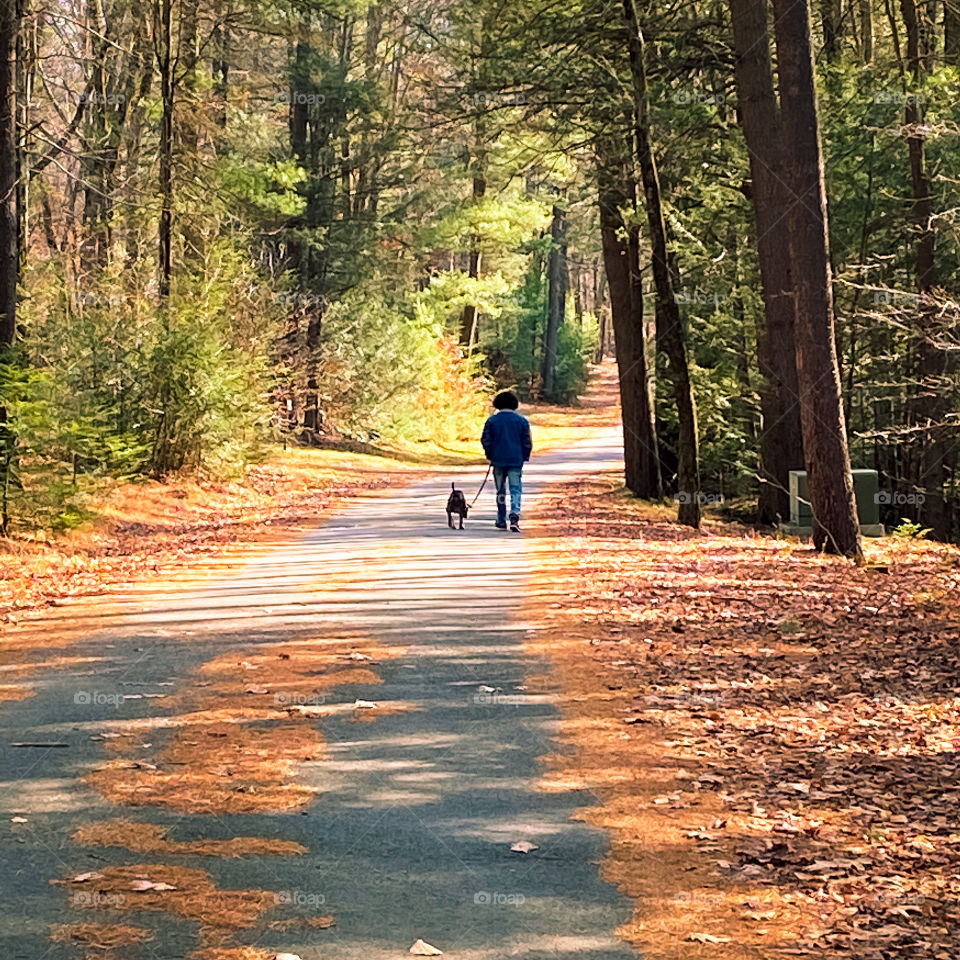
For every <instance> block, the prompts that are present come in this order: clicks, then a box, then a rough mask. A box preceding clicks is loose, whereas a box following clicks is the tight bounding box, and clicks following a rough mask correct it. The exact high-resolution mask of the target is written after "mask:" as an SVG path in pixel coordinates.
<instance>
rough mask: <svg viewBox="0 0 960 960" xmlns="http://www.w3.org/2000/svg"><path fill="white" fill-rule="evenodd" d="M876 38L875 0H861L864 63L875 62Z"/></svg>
mask: <svg viewBox="0 0 960 960" xmlns="http://www.w3.org/2000/svg"><path fill="white" fill-rule="evenodd" d="M947 2H948V3H949V2H950V0H947ZM874 38H875V31H874V26H873V0H860V59H861V60H862V61H863V62H864V63H873V45H874Z"/></svg>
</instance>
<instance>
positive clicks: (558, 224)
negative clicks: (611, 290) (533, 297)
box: [541, 204, 567, 400]
mask: <svg viewBox="0 0 960 960" xmlns="http://www.w3.org/2000/svg"><path fill="white" fill-rule="evenodd" d="M550 237H551V240H552V243H551V246H550V256H549V258H548V260H547V284H548V287H549V293H548V296H547V329H546V332H545V333H544V337H543V377H542V385H541V393H542V395H543V396H544V397H545V398H546V399H547V400H556V399H557V397H556V389H557V341H558V339H559V335H560V326H561V325H562V323H563V318H564V315H565V313H566V310H567V213H566V211H565V210H564V209H563V207H560V206H558V205H557V204H554V207H553V224H552V226H551V228H550Z"/></svg>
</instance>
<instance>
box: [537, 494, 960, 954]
mask: <svg viewBox="0 0 960 960" xmlns="http://www.w3.org/2000/svg"><path fill="white" fill-rule="evenodd" d="M553 492H554V493H555V496H553V497H551V498H548V499H546V500H545V501H544V502H543V503H542V504H541V506H540V509H539V517H538V523H537V530H536V533H537V534H538V535H539V536H540V538H541V544H540V545H541V547H542V550H541V553H540V557H541V565H540V571H539V574H538V575H539V578H540V588H541V589H540V590H539V600H538V601H537V604H538V607H537V611H538V612H539V613H540V614H541V615H545V616H546V617H547V621H548V624H549V626H548V628H547V629H546V630H545V631H544V632H543V633H542V635H541V636H540V640H539V641H538V643H540V644H542V650H543V651H544V652H546V654H547V655H548V656H549V657H550V658H551V659H552V661H553V663H554V665H555V667H556V671H557V675H558V678H559V680H560V682H561V683H562V685H563V687H564V690H565V697H564V715H565V722H564V731H565V739H566V740H567V741H568V745H569V746H570V747H572V751H570V752H565V753H563V754H558V755H557V756H556V757H553V758H551V763H550V764H549V773H548V775H547V777H546V780H545V783H544V788H545V789H554V790H560V789H569V788H572V787H580V788H587V789H589V790H591V791H593V793H594V795H595V796H596V798H597V804H596V806H594V807H592V808H590V809H587V810H584V811H583V815H584V817H585V818H587V819H589V820H591V821H592V822H594V823H597V824H599V825H601V826H604V827H606V828H608V829H610V830H611V831H612V841H613V842H612V848H611V852H610V856H609V858H608V860H607V862H606V863H605V865H604V870H605V873H606V875H607V876H608V877H609V879H611V880H612V881H614V882H616V883H617V884H618V885H619V886H620V887H621V888H622V889H623V890H624V891H625V892H627V893H628V894H629V895H630V896H631V897H633V898H634V900H635V903H636V910H635V913H634V917H633V920H632V922H631V923H630V924H629V925H628V926H627V927H626V928H625V929H624V930H623V931H622V933H623V934H624V935H625V936H626V937H627V938H628V939H630V940H631V941H632V942H634V943H636V944H637V945H638V946H640V947H641V949H642V951H643V953H644V955H645V957H647V958H648V960H654V958H659V957H663V958H667V957H669V958H671V960H676V958H686V957H700V956H704V957H717V958H723V960H727V958H739V957H755V958H769V957H773V956H819V957H837V958H839V957H844V958H850V957H857V958H864V960H881V958H882V960H886V958H890V960H893V958H897V960H900V958H913V957H916V958H921V957H923V958H931V957H932V958H937V960H954V958H956V957H957V956H958V955H960V824H958V822H957V809H958V801H960V782H958V776H957V775H958V770H960V616H958V613H957V609H956V600H957V598H958V597H960V591H958V586H960V567H958V552H957V551H956V550H955V549H953V548H947V547H942V546H938V545H934V544H927V543H924V542H918V541H896V540H892V539H886V540H883V541H875V542H870V543H868V548H867V549H868V564H867V566H865V567H864V568H862V569H858V568H856V567H855V566H853V565H851V564H849V563H846V562H844V561H839V560H834V559H829V558H823V557H820V556H818V555H817V554H816V553H815V552H814V551H813V550H812V548H811V547H810V546H809V545H806V544H803V543H799V542H796V541H793V542H788V541H783V540H777V539H773V538H770V537H763V536H756V535H745V534H744V532H743V530H742V529H741V528H733V527H725V526H722V525H719V524H714V525H710V526H708V527H706V528H705V529H704V531H703V532H702V533H701V534H696V533H694V532H692V531H689V530H687V529H684V528H682V527H679V526H678V525H676V524H675V523H673V522H672V521H671V519H670V518H671V517H672V515H673V511H668V510H666V509H665V508H655V507H650V506H641V505H639V504H638V503H637V502H636V501H631V500H628V499H627V498H626V497H625V496H624V495H623V493H622V492H621V490H620V488H619V487H618V486H617V485H616V483H615V481H613V480H609V481H603V480H597V481H595V482H588V483H581V484H576V485H568V486H566V487H562V488H556V489H555V490H554V491H553Z"/></svg>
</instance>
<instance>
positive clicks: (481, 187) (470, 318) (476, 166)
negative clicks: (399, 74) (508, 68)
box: [460, 108, 487, 352]
mask: <svg viewBox="0 0 960 960" xmlns="http://www.w3.org/2000/svg"><path fill="white" fill-rule="evenodd" d="M481 109H482V108H481ZM483 129H484V125H483V121H482V119H481V118H479V117H478V118H477V122H476V136H475V142H474V153H473V157H472V158H471V160H470V163H471V166H472V167H473V202H474V204H477V203H479V202H480V201H481V200H483V198H484V197H485V196H486V195H487V156H486V146H485V144H484V143H483V135H484V134H483ZM480 240H481V238H480V237H479V236H478V235H477V234H472V235H471V237H470V253H469V258H470V259H469V264H468V266H467V275H468V276H469V277H470V279H471V280H476V279H477V278H478V277H479V276H480V258H481V253H480ZM476 337H477V307H476V305H475V304H472V303H468V304H467V305H466V306H465V307H464V308H463V313H462V314H461V316H460V342H461V343H462V344H463V345H464V346H465V347H466V348H467V351H468V352H469V351H470V350H472V349H473V344H474V341H475V340H476Z"/></svg>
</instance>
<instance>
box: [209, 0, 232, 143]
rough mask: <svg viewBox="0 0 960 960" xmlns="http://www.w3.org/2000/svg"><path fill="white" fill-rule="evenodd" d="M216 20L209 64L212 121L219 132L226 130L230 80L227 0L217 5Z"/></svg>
mask: <svg viewBox="0 0 960 960" xmlns="http://www.w3.org/2000/svg"><path fill="white" fill-rule="evenodd" d="M217 14H218V20H217V23H216V24H215V25H214V27H213V35H212V38H211V39H212V41H213V59H212V61H211V63H210V73H211V79H212V81H213V120H214V124H215V125H216V127H217V128H218V129H219V130H226V128H227V91H228V82H229V78H230V54H231V52H232V51H231V48H230V40H231V36H230V14H231V4H230V2H229V0H226V2H223V3H220V4H218V7H217Z"/></svg>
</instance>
